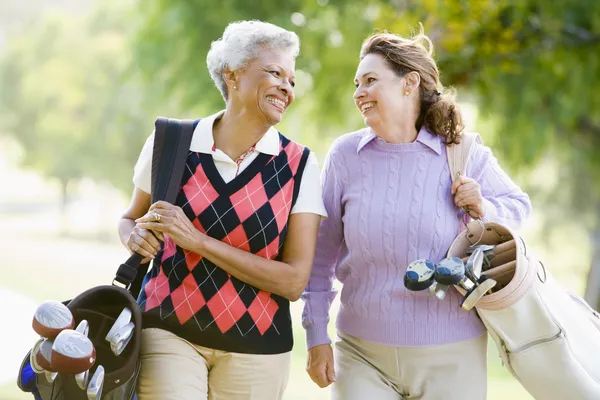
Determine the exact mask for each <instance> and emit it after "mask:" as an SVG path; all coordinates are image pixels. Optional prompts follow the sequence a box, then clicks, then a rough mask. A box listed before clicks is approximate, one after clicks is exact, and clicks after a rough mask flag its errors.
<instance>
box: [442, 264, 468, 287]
mask: <svg viewBox="0 0 600 400" xmlns="http://www.w3.org/2000/svg"><path fill="white" fill-rule="evenodd" d="M464 276H465V265H464V264H463V262H462V260H461V259H460V258H458V257H447V258H444V259H443V260H442V261H440V262H439V263H438V264H437V265H436V266H435V280H436V282H438V283H441V284H443V285H448V286H450V285H458V284H459V283H460V282H461V281H462V280H463V278H464Z"/></svg>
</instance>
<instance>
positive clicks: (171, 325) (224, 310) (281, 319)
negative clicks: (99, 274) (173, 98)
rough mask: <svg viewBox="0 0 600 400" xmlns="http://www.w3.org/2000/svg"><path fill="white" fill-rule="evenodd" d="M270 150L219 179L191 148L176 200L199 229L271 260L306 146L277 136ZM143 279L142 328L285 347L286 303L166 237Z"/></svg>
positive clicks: (252, 347) (249, 349)
mask: <svg viewBox="0 0 600 400" xmlns="http://www.w3.org/2000/svg"><path fill="white" fill-rule="evenodd" d="M280 144H281V146H280V149H281V151H280V153H279V155H277V156H271V155H268V154H263V153H261V154H259V155H258V156H257V158H256V159H255V160H254V161H252V163H251V164H250V165H249V166H248V167H247V168H246V169H244V170H243V171H242V172H241V173H240V174H239V175H238V176H237V177H236V178H234V179H233V180H232V181H230V182H228V183H226V182H225V181H223V179H222V177H221V175H220V174H219V172H218V171H217V169H216V166H215V164H214V162H213V158H212V156H211V155H209V154H203V153H195V152H190V154H189V155H188V159H187V162H186V171H185V172H184V176H183V179H182V188H181V191H180V192H179V195H178V198H177V201H176V204H177V205H178V206H180V207H181V208H182V209H183V210H184V212H185V214H186V215H187V216H188V218H189V219H190V220H191V221H192V223H193V224H194V226H195V227H196V228H197V229H198V230H200V231H201V232H203V233H205V234H207V235H209V236H211V237H213V238H215V239H219V240H222V241H223V242H225V243H227V244H229V245H231V246H233V247H237V248H240V249H243V250H245V251H248V252H252V253H254V254H257V255H260V256H261V257H265V258H268V259H271V260H276V259H279V258H280V254H281V253H280V250H281V248H282V246H283V243H284V240H285V237H286V231H287V221H288V218H289V215H290V211H291V209H292V207H293V205H294V203H295V201H296V198H297V196H298V191H299V188H300V181H301V178H302V172H303V170H304V166H305V165H306V161H307V159H308V155H309V153H310V151H309V150H308V149H307V148H305V147H303V146H301V145H299V144H296V143H294V142H292V141H290V140H289V139H287V138H285V137H284V136H283V135H281V134H280ZM156 260H161V261H160V263H156V264H157V265H153V267H152V269H151V271H150V272H149V274H148V276H147V277H146V279H145V284H144V287H143V290H142V293H141V295H140V299H139V302H140V306H141V308H142V311H144V313H145V321H148V324H147V325H148V326H157V327H161V328H164V329H168V330H170V331H172V332H173V333H175V334H177V335H179V336H181V337H183V338H185V339H187V340H189V341H190V342H192V343H195V344H199V345H202V346H206V347H210V348H214V349H219V350H225V351H232V352H238V353H259V354H276V353H282V352H286V351H290V350H291V348H292V344H293V341H292V326H291V317H290V312H289V302H288V301H287V300H286V299H284V298H282V297H280V296H277V295H274V294H272V293H268V292H265V291H263V290H260V289H258V288H256V287H253V286H251V285H248V284H246V283H245V282H242V281H240V280H239V279H237V278H235V277H233V276H230V275H229V274H228V273H226V272H225V271H224V270H222V269H221V268H219V267H217V266H216V265H215V264H213V263H212V262H211V261H209V260H207V259H205V258H203V257H201V256H200V255H198V254H195V253H192V252H189V251H187V250H183V249H181V248H180V247H178V246H177V245H175V243H174V242H173V241H172V240H171V239H170V238H169V237H167V236H166V237H165V241H164V245H163V249H162V250H161V252H160V253H159V254H158V256H157V257H156Z"/></svg>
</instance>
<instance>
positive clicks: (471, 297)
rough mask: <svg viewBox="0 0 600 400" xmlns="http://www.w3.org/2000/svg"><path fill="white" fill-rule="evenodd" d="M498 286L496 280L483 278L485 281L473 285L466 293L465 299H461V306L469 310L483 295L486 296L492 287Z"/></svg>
mask: <svg viewBox="0 0 600 400" xmlns="http://www.w3.org/2000/svg"><path fill="white" fill-rule="evenodd" d="M494 286H496V281H495V280H493V279H486V278H485V277H484V278H483V281H480V283H479V284H478V285H475V286H473V287H472V288H471V289H470V290H468V291H467V293H466V294H465V297H464V299H462V300H461V302H460V306H461V308H462V309H463V310H466V311H469V310H471V309H473V307H475V306H476V305H477V303H478V302H479V300H481V298H482V297H483V296H485V295H486V294H487V293H488V292H489V291H490V290H492V288H493V287H494Z"/></svg>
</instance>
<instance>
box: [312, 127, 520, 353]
mask: <svg viewBox="0 0 600 400" xmlns="http://www.w3.org/2000/svg"><path fill="white" fill-rule="evenodd" d="M467 176H469V177H471V178H473V179H475V180H476V181H477V182H478V183H479V184H480V185H481V191H482V194H483V197H484V203H485V216H484V218H483V220H484V221H497V222H501V223H504V224H508V225H510V226H512V227H518V226H519V225H520V223H521V222H522V221H523V220H524V219H525V218H526V217H527V216H528V215H529V213H530V211H531V205H530V202H529V197H528V196H527V195H526V194H525V193H523V191H522V190H521V189H520V188H519V187H518V186H517V185H516V184H514V183H513V182H512V181H511V179H510V178H509V177H508V176H507V175H506V173H505V172H504V171H503V170H502V169H501V168H500V166H499V165H498V162H497V160H496V158H495V157H494V156H493V155H492V152H491V151H490V149H489V148H488V147H485V146H483V145H480V144H476V145H475V146H474V148H473V151H472V153H471V158H470V160H469V164H468V167H467ZM451 184H452V181H451V178H450V172H449V168H448V162H447V158H446V148H445V145H444V143H443V140H442V139H441V138H440V137H439V136H435V135H432V134H431V133H429V132H428V131H427V130H425V129H421V131H420V132H419V134H418V136H417V140H416V141H415V142H413V143H403V144H390V143H387V142H385V141H384V140H382V139H380V138H377V137H376V136H375V135H374V134H373V133H372V131H371V130H369V129H363V130H360V131H358V132H354V133H350V134H346V135H344V136H342V137H340V138H338V139H337V140H336V141H335V142H334V143H333V145H332V146H331V149H330V151H329V154H328V156H327V159H326V161H325V165H324V167H323V171H322V185H323V199H324V203H325V208H326V210H327V213H328V215H329V217H328V218H327V219H325V220H324V221H323V222H322V223H321V228H320V230H319V238H318V242H317V250H316V254H315V261H314V265H313V269H312V273H311V276H310V280H309V283H308V286H307V288H306V290H305V293H304V294H303V299H304V301H305V306H304V312H303V315H302V325H303V326H304V328H305V329H306V332H307V342H308V343H307V344H308V347H309V348H310V347H313V346H316V345H319V344H324V343H331V340H330V339H329V336H328V334H327V324H328V322H329V308H330V306H331V302H332V301H333V299H334V297H335V296H336V293H335V291H334V290H333V289H332V283H333V279H334V278H337V279H338V280H339V281H340V282H342V284H343V289H342V294H341V308H340V311H339V314H338V318H337V321H336V326H337V328H338V330H339V331H340V332H343V333H345V334H349V335H353V336H357V337H359V338H362V339H365V340H369V341H372V342H376V343H380V344H384V345H390V346H410V347H414V346H429V345H440V344H445V343H451V342H456V341H460V340H467V339H472V338H475V337H477V336H479V335H481V334H482V333H483V332H484V330H485V328H484V326H483V324H482V323H481V321H480V320H479V318H478V317H477V315H476V313H475V311H470V312H467V311H464V310H462V309H461V308H460V306H459V300H460V298H459V295H458V293H457V292H456V291H455V290H454V289H451V290H450V291H449V292H448V294H447V296H446V298H445V299H444V300H443V301H440V300H438V299H437V298H435V297H434V296H432V295H430V294H429V292H428V291H424V292H410V291H408V290H407V289H406V288H405V287H404V283H403V276H404V272H405V271H406V267H407V266H408V264H409V263H411V262H412V261H414V260H416V259H419V258H427V259H429V260H431V261H434V262H437V261H439V260H441V259H443V258H444V257H445V256H446V253H447V251H448V248H449V247H450V245H451V244H452V241H453V240H454V238H455V237H456V235H457V234H458V233H459V231H460V229H461V224H460V218H459V213H458V210H457V208H456V206H455V205H454V202H453V196H452V194H451Z"/></svg>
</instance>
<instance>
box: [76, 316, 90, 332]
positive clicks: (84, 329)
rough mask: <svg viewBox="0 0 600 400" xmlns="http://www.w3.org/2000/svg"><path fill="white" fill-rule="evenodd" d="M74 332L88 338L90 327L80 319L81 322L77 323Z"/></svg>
mask: <svg viewBox="0 0 600 400" xmlns="http://www.w3.org/2000/svg"><path fill="white" fill-rule="evenodd" d="M75 330H76V331H77V332H80V333H82V334H84V335H85V336H89V333H90V325H89V324H88V322H87V321H86V320H85V319H82V320H81V322H79V324H78V325H77V328H75Z"/></svg>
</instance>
